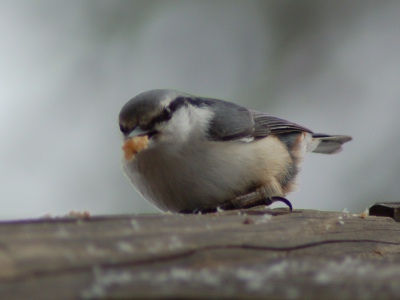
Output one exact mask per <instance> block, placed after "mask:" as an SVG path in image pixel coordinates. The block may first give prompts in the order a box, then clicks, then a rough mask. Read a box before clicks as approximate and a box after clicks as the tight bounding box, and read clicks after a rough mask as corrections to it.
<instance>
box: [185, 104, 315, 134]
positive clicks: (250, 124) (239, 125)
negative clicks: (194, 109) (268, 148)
mask: <svg viewBox="0 0 400 300" xmlns="http://www.w3.org/2000/svg"><path fill="white" fill-rule="evenodd" d="M190 100H191V101H190V102H192V104H194V105H197V106H209V107H210V108H211V109H212V111H213V112H214V117H213V119H212V120H211V122H210V127H209V129H208V137H209V138H210V139H211V140H214V141H232V140H239V139H243V138H262V137H266V136H268V135H270V134H283V133H290V132H302V131H306V132H310V133H311V132H312V131H311V130H309V129H307V128H305V127H303V126H300V125H297V124H295V123H292V122H289V121H286V120H284V119H280V118H276V117H272V116H268V115H266V114H264V113H261V112H258V111H254V110H249V109H247V108H245V107H242V106H239V105H236V104H234V103H231V102H226V101H222V100H217V99H204V98H194V99H193V98H192V99H190Z"/></svg>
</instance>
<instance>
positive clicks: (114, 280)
mask: <svg viewBox="0 0 400 300" xmlns="http://www.w3.org/2000/svg"><path fill="white" fill-rule="evenodd" d="M93 273H94V282H93V283H92V285H91V286H90V287H89V288H87V289H85V290H83V291H82V292H81V293H80V296H81V297H82V298H84V299H98V298H103V297H106V296H107V290H108V289H109V288H110V287H112V286H116V285H123V284H127V283H129V282H131V281H132V275H131V274H130V273H129V272H127V271H102V270H101V269H100V268H98V267H96V268H94V269H93Z"/></svg>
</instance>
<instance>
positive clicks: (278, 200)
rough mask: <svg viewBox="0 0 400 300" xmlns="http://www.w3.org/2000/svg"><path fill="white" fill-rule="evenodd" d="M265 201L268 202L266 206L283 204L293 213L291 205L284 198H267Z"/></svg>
mask: <svg viewBox="0 0 400 300" xmlns="http://www.w3.org/2000/svg"><path fill="white" fill-rule="evenodd" d="M267 201H268V202H270V203H269V204H268V205H271V204H272V203H274V202H283V203H285V204H286V205H287V206H288V207H289V209H290V211H293V207H292V203H290V201H289V200H288V199H286V198H283V197H279V196H274V197H270V198H267Z"/></svg>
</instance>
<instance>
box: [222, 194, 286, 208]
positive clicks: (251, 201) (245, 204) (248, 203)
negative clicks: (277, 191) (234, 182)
mask: <svg viewBox="0 0 400 300" xmlns="http://www.w3.org/2000/svg"><path fill="white" fill-rule="evenodd" d="M274 202H283V203H285V204H286V205H287V206H288V207H289V209H290V211H292V210H293V207H292V203H290V201H289V200H287V199H286V198H284V197H280V196H272V197H265V196H264V195H262V193H259V192H257V191H256V192H252V193H249V194H246V195H243V196H239V197H236V198H235V199H233V200H231V201H227V202H224V203H223V204H222V205H220V206H218V207H219V208H220V209H222V210H230V209H245V208H252V207H256V206H260V205H266V206H269V205H271V204H272V203H274Z"/></svg>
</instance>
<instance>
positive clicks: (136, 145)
mask: <svg viewBox="0 0 400 300" xmlns="http://www.w3.org/2000/svg"><path fill="white" fill-rule="evenodd" d="M148 143H149V137H148V136H147V135H143V136H135V137H133V138H129V139H127V140H126V142H125V143H124V145H123V146H122V150H123V151H124V154H125V159H126V160H132V159H134V158H135V155H136V154H138V153H139V152H140V151H142V150H143V149H146V148H147V144H148Z"/></svg>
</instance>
